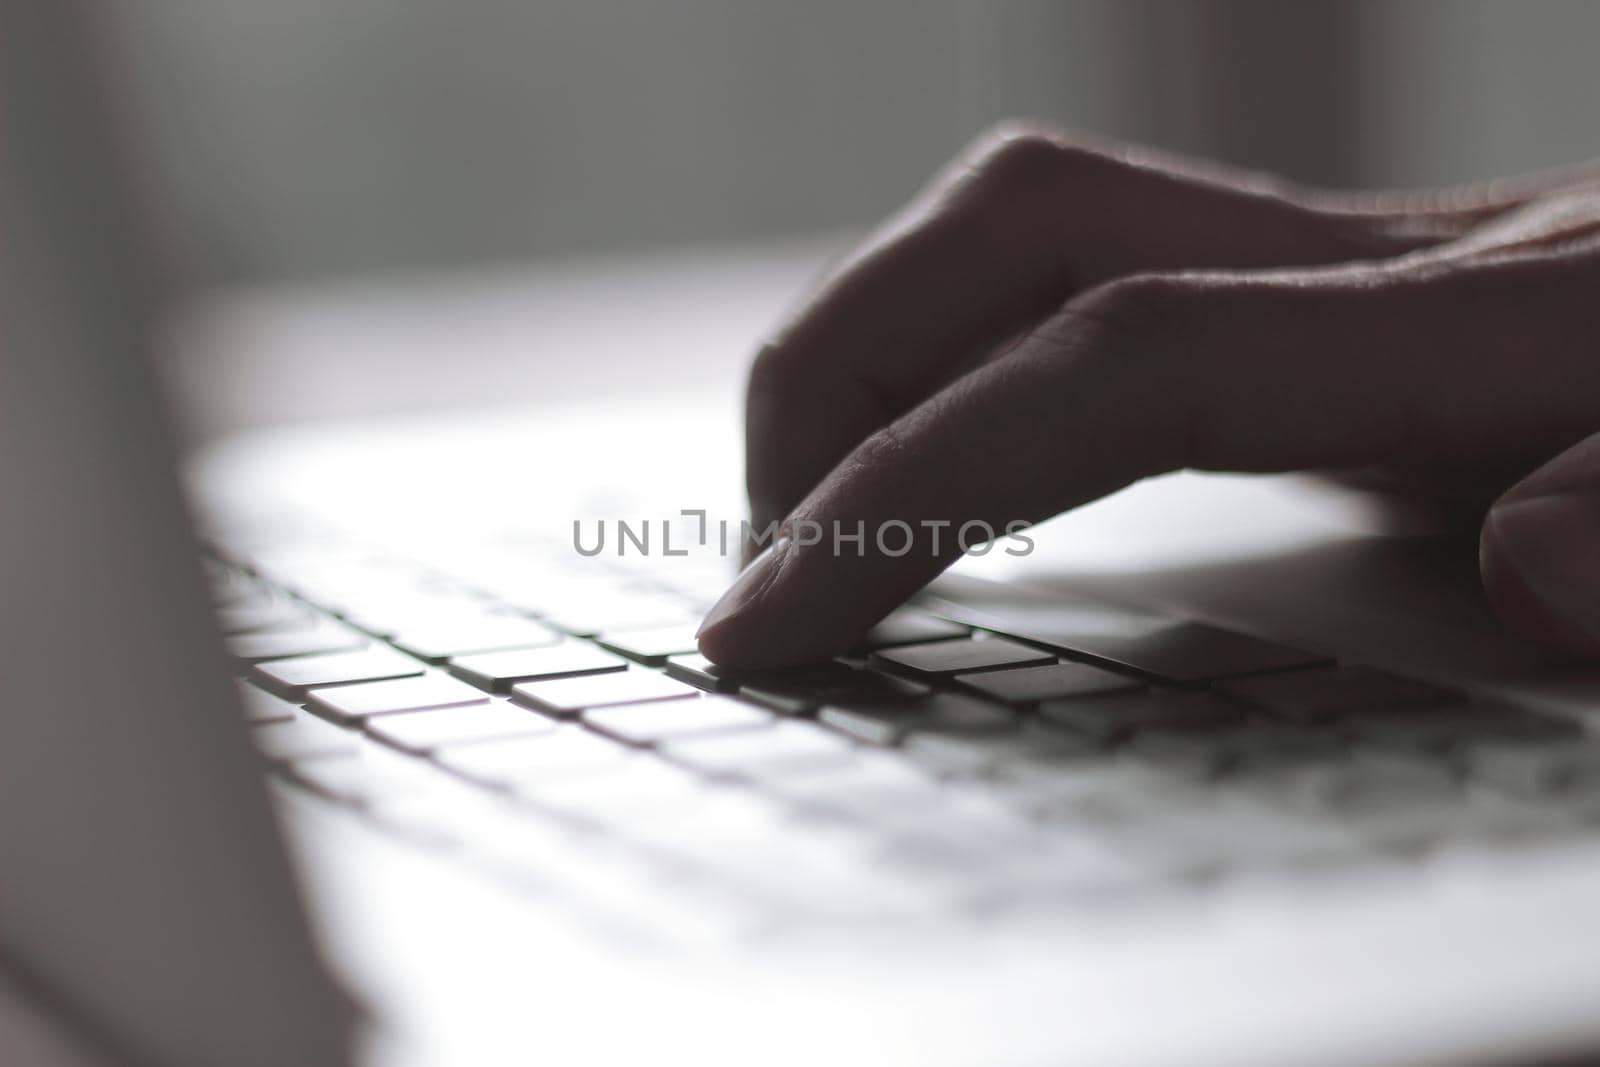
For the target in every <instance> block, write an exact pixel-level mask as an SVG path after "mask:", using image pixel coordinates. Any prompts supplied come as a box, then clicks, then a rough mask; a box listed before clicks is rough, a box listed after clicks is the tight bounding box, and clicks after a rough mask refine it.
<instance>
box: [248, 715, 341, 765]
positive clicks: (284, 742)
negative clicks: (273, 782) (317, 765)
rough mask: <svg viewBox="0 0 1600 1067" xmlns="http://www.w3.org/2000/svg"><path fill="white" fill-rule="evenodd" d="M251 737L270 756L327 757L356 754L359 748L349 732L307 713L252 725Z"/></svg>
mask: <svg viewBox="0 0 1600 1067" xmlns="http://www.w3.org/2000/svg"><path fill="white" fill-rule="evenodd" d="M250 737H251V739H252V740H253V741H254V742H255V746H256V750H257V751H259V752H260V753H261V754H262V755H263V756H265V757H266V758H267V759H277V760H303V759H326V758H329V757H333V756H353V755H355V753H356V752H357V751H358V746H357V743H356V739H355V737H353V736H352V735H351V734H350V733H349V732H348V731H345V730H341V729H339V728H338V727H337V726H334V725H333V724H332V723H327V722H324V721H322V720H321V719H319V718H317V717H316V716H314V715H307V714H305V713H304V712H301V713H300V714H298V715H296V716H295V717H294V718H293V719H287V720H281V721H278V722H268V723H261V724H259V725H256V726H252V727H251V728H250Z"/></svg>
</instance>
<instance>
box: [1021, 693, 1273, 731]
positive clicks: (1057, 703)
mask: <svg viewBox="0 0 1600 1067" xmlns="http://www.w3.org/2000/svg"><path fill="white" fill-rule="evenodd" d="M1036 714H1037V715H1038V717H1039V721H1040V722H1042V723H1045V724H1047V725H1051V726H1057V727H1061V728H1064V729H1068V730H1074V731H1077V732H1078V733H1082V734H1086V735H1088V736H1090V737H1094V738H1098V739H1100V740H1103V741H1111V740H1116V739H1118V738H1122V737H1125V736H1127V735H1128V734H1129V733H1131V732H1133V731H1134V730H1137V729H1142V728H1145V727H1150V726H1160V725H1166V724H1174V723H1195V724H1200V723H1205V724H1210V725H1221V724H1224V723H1229V722H1238V721H1240V720H1242V719H1243V714H1242V713H1241V712H1240V711H1239V709H1238V708H1236V707H1234V706H1233V705H1231V704H1229V703H1228V702H1227V701H1224V700H1219V699H1218V698H1216V697H1213V696H1210V695H1207V694H1201V693H1172V692H1160V691H1152V690H1142V691H1139V692H1135V693H1117V694H1113V695H1110V696H1091V697H1074V698H1070V699H1066V700H1046V701H1043V702H1042V703H1040V704H1039V706H1038V708H1037V710H1036Z"/></svg>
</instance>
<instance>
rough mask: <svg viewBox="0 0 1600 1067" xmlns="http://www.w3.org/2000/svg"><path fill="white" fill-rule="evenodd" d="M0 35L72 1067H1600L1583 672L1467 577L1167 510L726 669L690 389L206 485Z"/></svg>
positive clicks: (1044, 533)
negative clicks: (798, 653) (808, 664)
mask: <svg viewBox="0 0 1600 1067" xmlns="http://www.w3.org/2000/svg"><path fill="white" fill-rule="evenodd" d="M0 30H3V32H0V72H3V75H0V77H3V79H4V83H3V86H0V128H3V129H5V130H6V136H5V138H4V140H3V141H0V153H3V155H0V174H3V181H0V211H3V213H4V214H3V218H4V221H5V225H4V231H3V232H4V234H5V242H4V246H3V247H0V323H3V324H4V327H3V329H4V341H3V344H4V349H3V352H0V367H3V368H4V374H3V377H0V383H3V387H0V405H3V408H0V410H3V412H4V417H3V418H0V469H3V472H4V473H3V479H0V484H3V485H4V486H5V487H6V492H7V500H8V501H9V503H10V506H9V507H8V508H7V509H6V519H5V521H4V522H3V523H0V553H3V554H0V558H3V559H4V560H6V561H7V562H6V564H5V566H4V568H3V570H0V573H3V574H4V575H5V586H4V589H5V594H6V595H5V600H4V606H3V609H0V611H3V616H0V617H3V618H4V620H5V623H4V626H3V628H0V634H3V636H4V642H3V645H0V647H3V649H4V652H3V657H4V658H3V661H0V662H3V663H4V671H3V675H0V677H3V679H4V682H3V684H4V686H5V691H6V693H7V700H6V713H5V715H4V716H0V782H3V783H4V790H5V792H4V803H3V804H0V865H3V866H0V870H3V872H4V873H3V877H0V908H3V911H0V974H3V975H4V977H5V982H4V984H3V987H0V988H3V989H6V990H10V989H14V990H17V991H19V996H20V997H21V998H22V999H23V1000H24V1001H26V1002H27V1004H28V1005H29V1006H30V1008H31V1009H32V1010H33V1011H34V1012H35V1013H36V1014H37V1016H38V1017H39V1018H40V1019H44V1020H48V1021H49V1024H50V1025H51V1026H52V1027H53V1029H54V1030H55V1032H57V1033H58V1034H60V1035H65V1037H66V1038H67V1039H68V1041H69V1042H71V1043H73V1044H76V1045H78V1046H80V1052H81V1054H82V1055H83V1056H84V1057H86V1059H85V1062H104V1063H149V1064H174V1065H200V1064H205V1065H212V1064H222V1063H226V1064H255V1063H260V1064H342V1063H354V1062H362V1063H380V1064H448V1065H459V1064H473V1065H482V1064H498V1063H527V1062H535V1061H547V1062H548V1061H554V1062H562V1063H606V1064H610V1063H622V1062H661V1063H679V1062H695V1063H723V1062H727V1063H734V1062H741V1063H742V1062H749V1061H751V1060H759V1061H761V1062H764V1063H791V1062H792V1063H807V1064H812V1063H816V1062H840V1063H912V1062H914V1063H918V1064H930V1063H954V1064H971V1063H983V1064H1012V1063H1015V1064H1024V1063H1052V1064H1054V1063H1095V1064H1186V1065H1194V1064H1219V1065H1221V1064H1228V1065H1238V1064H1253V1063H1259V1064H1275V1065H1276V1064H1308V1065H1309V1064H1391V1063H1394V1064H1399V1063H1407V1064H1411V1063H1460V1064H1475V1063H1484V1064H1488V1063H1494V1064H1508V1063H1526V1064H1543V1063H1566V1062H1572V1063H1576V1062H1585V1061H1586V1060H1588V1059H1589V1058H1591V1057H1593V1056H1594V1055H1595V1054H1596V1050H1600V1012H1596V1011H1595V1005H1596V1004H1597V1003H1600V924H1597V923H1596V922H1595V921H1594V918H1593V911H1594V904H1593V902H1594V899H1595V892H1596V889H1597V887H1600V741H1597V739H1596V737H1595V734H1594V730H1595V723H1596V721H1597V719H1596V714H1595V711H1594V709H1595V707H1596V698H1597V697H1600V674H1597V673H1596V671H1594V670H1593V669H1592V668H1587V667H1584V666H1582V665H1575V664H1561V663H1557V662H1553V661H1551V660H1550V659H1549V658H1548V657H1546V656H1545V655H1544V654H1543V653H1541V652H1540V651H1538V650H1536V649H1532V648H1530V647H1527V646H1524V645H1520V644H1518V643H1516V642H1514V641H1512V640H1510V639H1509V638H1507V637H1505V636H1503V635H1502V634H1501V633H1500V632H1499V631H1498V629H1497V628H1496V627H1495V625H1494V623H1493V622H1492V620H1491V619H1490V618H1489V616H1488V614H1487V612H1486V611H1485V609H1484V607H1483V605H1482V603H1481V598H1480V597H1479V596H1478V594H1477V593H1476V592H1475V585H1474V581H1475V579H1474V574H1473V569H1472V559H1471V553H1470V550H1463V549H1461V548H1460V547H1459V546H1455V547H1452V546H1451V545H1450V544H1448V543H1445V542H1440V541H1437V540H1432V539H1425V538H1415V537H1400V536H1394V535H1392V534H1391V535H1384V534H1378V533H1374V532H1373V531H1372V529H1371V528H1370V526H1364V525H1362V524H1361V523H1358V522H1354V521H1352V520H1351V519H1350V518H1349V517H1348V516H1347V515H1344V514H1342V513H1339V514H1335V513H1333V512H1332V511H1331V510H1330V508H1329V505H1328V504H1327V503H1326V501H1324V500H1321V499H1320V498H1318V499H1315V500H1313V499H1312V498H1309V497H1306V496H1304V495H1303V494H1301V493H1300V492H1299V491H1298V490H1296V489H1295V488H1294V487H1293V486H1292V485H1290V484H1288V483H1285V482H1284V481H1282V480H1277V479H1261V478H1223V477H1199V476H1191V475H1180V476H1177V477H1173V478H1167V479H1161V480H1157V481H1155V482H1151V483H1148V484H1145V485H1142V486H1139V487H1135V488H1134V489H1133V490H1130V491H1128V492H1126V493H1123V494H1119V495H1118V496H1117V497H1115V498H1113V499H1112V500H1110V501H1107V502H1105V503H1103V504H1098V505H1095V506H1093V507H1090V508H1086V509H1083V510H1082V511H1080V512H1078V513H1075V514H1074V515H1072V516H1068V517H1066V518H1065V519H1063V520H1061V521H1060V522H1058V523H1054V524H1051V525H1049V526H1048V527H1046V528H1043V529H1040V530H1038V531H1036V532H1035V535H1034V536H1035V538H1036V546H1037V551H1036V552H1032V553H1029V554H1027V555H1026V556H1023V557H1017V556H1007V555H1006V554H1005V553H1003V552H997V553H991V554H989V555H985V556H982V557H974V558H972V559H970V560H968V561H965V562H963V564H961V565H960V566H958V567H957V568H956V569H955V571H954V572H953V573H952V574H951V575H949V576H948V577H947V578H945V579H941V581H940V582H938V583H935V585H934V586H932V587H930V589H929V590H927V591H926V592H925V593H924V594H922V595H921V596H920V597H919V598H918V599H917V600H916V601H915V602H913V603H911V604H908V605H906V606H905V607H904V608H902V609H900V610H898V611H896V612H895V613H893V614H892V615H891V616H889V617H888V618H887V619H886V620H885V621H884V623H883V624H882V625H881V626H879V627H878V628H877V629H875V630H874V631H873V632H872V633H871V634H870V635H869V637H868V638H867V640H866V641H864V642H863V643H862V645H861V646H860V647H859V648H857V649H855V650H853V652H852V653H851V654H850V655H848V656H846V657H843V658H841V659H840V660H839V661H836V662H833V663H830V664H826V665H819V666H818V667H816V668H813V669H808V670H804V671H799V672H786V673H783V674H766V675H744V676H741V675H737V674H730V673H728V672H725V671H720V670H718V669H716V668H715V667H714V666H712V665H710V664H707V663H705V662H704V661H703V660H700V659H699V658H698V657H697V656H696V655H695V653H694V650H693V640H692V631H693V629H694V625H695V622H696V620H697V617H698V615H699V613H700V612H702V611H703V610H704V608H705V606H706V605H707V603H708V602H709V599H710V598H712V597H714V596H715V595H716V593H717V592H718V591H719V588H720V586H721V584H722V583H723V582H725V581H726V579H727V576H728V572H727V565H728V561H727V559H726V556H725V554H724V552H723V551H722V546H721V545H720V544H719V540H720V538H719V533H720V525H719V524H720V523H721V522H722V521H731V522H734V523H736V522H737V517H738V510H737V500H736V498H735V496H734V494H733V493H732V491H731V490H730V489H729V487H730V486H736V474H737V471H736V464H737V451H736V450H735V449H734V448H732V447H730V442H731V441H733V440H734V439H735V435H734V432H733V431H734V430H735V418H736V412H735V411H733V410H731V407H730V405H728V404H726V403H724V402H723V392H724V390H722V389H721V388H720V387H719V388H709V387H708V386H707V385H706V383H705V382H703V381H695V382H692V383H681V384H682V385H683V386H684V387H682V388H679V389H677V390H673V389H670V388H658V387H655V386H652V387H650V388H645V389H639V390H634V391H632V392H630V391H629V390H628V389H626V388H624V387H617V388H615V389H614V390H612V391H611V392H609V393H607V394H606V395H605V396H603V397H601V398H599V400H598V401H597V402H595V403H593V404H580V403H563V404H560V405H546V406H544V407H542V408H538V409H537V413H536V414H532V415H529V414H523V413H502V414H493V413H484V414H482V415H477V416H474V417H471V418H465V419H459V420H445V421H440V420H438V419H421V418H418V419H394V420H388V421H386V422H374V423H371V424H369V425H365V426H341V427H338V428H335V429H324V430H308V431H303V432H297V433H286V434H276V435H267V436H263V437H258V438H255V439H251V440H242V441H238V442H233V443H229V444H226V445H224V446H221V447H218V448H215V449H213V450H211V451H210V452H209V453H208V454H207V455H206V456H204V457H202V459H201V460H200V461H199V462H198V463H197V464H196V465H195V466H194V467H193V468H192V469H191V470H190V471H189V472H188V490H189V491H188V493H187V496H186V494H185V493H184V492H183V491H182V490H181V489H180V480H179V477H178V471H177V461H176V458H175V454H174V452H173V449H172V447H171V445H170V442H169V441H168V439H167V437H166V436H165V433H166V431H165V429H164V425H165V419H164V417H163V414H164V413H163V410H162V408H163V405H162V403H161V400H160V398H159V396H158V394H157V392H156V391H155V389H154V388H153V387H152V384H151V381H150V375H149V373H148V370H147V365H146V361H145V360H144V359H143V358H142V351H143V345H142V340H143V338H144V336H145V333H146V330H147V327H148V324H149V322H150V319H151V316H152V314H153V311H154V309H155V307H156V306H157V296H156V294H153V293H152V286H151V284H150V281H151V278H152V274H151V273H150V271H149V270H148V268H147V267H142V266H141V255H140V254H141V253H145V252H147V249H148V243H147V242H140V241H139V240H137V239H136V238H135V236H133V233H132V228H131V226H130V217H129V215H128V213H127V211H126V207H125V205H126V203H127V199H128V197H129V195H130V194H131V193H134V192H136V191H137V187H136V184H135V183H130V182H127V181H125V180H118V178H117V175H118V174H122V173H125V171H123V170H122V169H121V168H119V167H118V166H117V165H116V164H115V163H114V162H113V160H114V158H115V156H114V153H113V145H112V143H111V139H110V138H109V137H108V136H107V132H106V131H107V123H106V121H105V116H106V114H107V108H106V106H105V97H104V95H103V92H104V87H103V86H99V85H97V83H96V81H95V78H94V77H93V69H94V68H93V66H92V64H90V63H89V62H88V60H87V58H86V56H87V55H88V54H89V50H88V49H87V47H86V44H85V38H84V36H83V35H82V34H81V32H80V27H77V26H75V25H74V24H72V23H71V22H70V20H69V18H68V16H67V14H65V13H64V12H63V11H62V10H60V9H58V8H57V7H55V6H52V5H14V6H12V7H9V8H7V9H6V11H5V14H4V24H3V26H0ZM135 221H136V220H135ZM144 261H145V262H146V263H147V262H148V257H147V256H146V258H145V260H144ZM735 384H736V383H735V382H734V381H733V380H732V379H730V380H729V382H728V383H727V385H728V386H729V388H728V389H727V390H726V392H727V394H728V395H730V396H731V395H732V387H733V386H734V385H735ZM624 527H625V528H626V532H625V533H624V532H623V530H624ZM597 545H601V546H602V547H601V549H599V550H596V546H597ZM669 545H670V546H671V549H670V551H669V550H668V546H669ZM647 546H648V547H647ZM0 1006H4V1003H3V1001H0ZM5 1017H6V1016H5V1015H0V1018H5ZM7 1040H8V1035H7V1034H0V1051H5V1050H6V1045H5V1041H7ZM13 1047H14V1048H15V1047H20V1046H13ZM8 1054H9V1055H11V1056H21V1055H23V1054H22V1053H19V1052H10V1053H8ZM30 1058H31V1057H30Z"/></svg>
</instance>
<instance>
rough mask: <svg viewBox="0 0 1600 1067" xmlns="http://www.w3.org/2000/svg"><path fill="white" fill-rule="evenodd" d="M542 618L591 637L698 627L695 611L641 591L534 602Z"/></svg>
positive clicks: (566, 629) (569, 631)
mask: <svg viewBox="0 0 1600 1067" xmlns="http://www.w3.org/2000/svg"><path fill="white" fill-rule="evenodd" d="M532 610H535V611H540V612H542V614H543V615H544V618H545V621H547V622H549V623H550V624H551V625H552V626H555V627H558V628H560V629H562V630H565V631H567V632H568V633H572V634H577V635H579V636H581V637H592V636H594V635H595V634H600V633H608V632H609V633H617V632H619V631H622V630H643V629H646V628H654V627H666V626H691V627H692V626H698V625H699V622H700V620H699V619H698V618H697V617H696V612H694V611H692V610H691V609H690V608H689V607H688V606H687V605H685V604H682V603H679V602H678V601H675V600H668V599H666V598H664V597H652V596H649V595H648V594H640V593H618V594H615V595H602V596H587V597H575V598H574V599H573V600H572V601H571V602H569V603H564V604H560V605H558V606H547V605H536V606H532Z"/></svg>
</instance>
